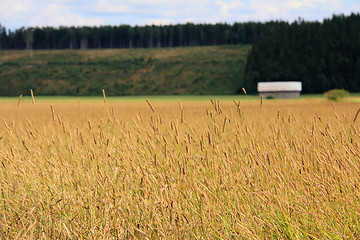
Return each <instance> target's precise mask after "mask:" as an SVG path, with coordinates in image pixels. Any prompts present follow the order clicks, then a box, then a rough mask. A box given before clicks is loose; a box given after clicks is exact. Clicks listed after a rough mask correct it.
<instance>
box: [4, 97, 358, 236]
mask: <svg viewBox="0 0 360 240" xmlns="http://www.w3.org/2000/svg"><path fill="white" fill-rule="evenodd" d="M146 98H148V97H146V96H142V97H135V98H131V97H126V98H114V99H111V98H108V99H107V100H108V101H107V102H106V103H104V101H103V99H102V98H101V97H98V98H82V97H81V98H80V101H78V98H76V97H75V98H73V97H72V98H69V97H68V98H62V97H56V98H49V97H48V98H46V97H44V98H41V97H36V98H35V105H34V104H32V101H31V99H30V98H23V99H21V101H20V103H19V104H18V100H17V98H1V100H2V102H1V104H0V119H1V121H0V122H1V123H0V125H1V128H0V188H1V190H0V208H1V211H0V238H1V239H109V238H118V239H357V238H358V237H359V234H358V233H359V232H360V220H359V219H360V218H359V216H360V202H359V199H360V190H359V174H360V167H359V166H360V155H359V151H358V150H359V143H360V127H359V126H360V116H358V117H356V113H357V112H358V110H359V106H360V105H359V104H358V103H354V102H348V101H342V102H333V103H332V102H330V101H328V100H326V99H325V98H303V99H300V100H263V102H262V104H261V103H260V100H259V99H256V97H252V98H249V97H248V96H246V97H241V98H239V97H236V96H231V97H230V96H227V97H224V98H222V97H221V96H219V99H220V100H219V99H214V98H211V100H210V99H208V98H209V97H208V96H206V98H207V99H200V98H198V97H184V98H183V99H182V100H181V101H180V102H178V101H177V98H176V96H171V97H154V98H150V97H149V98H148V99H149V100H150V101H149V102H146V101H145V99H146ZM131 99H132V100H131ZM180 99H181V97H180ZM233 99H234V101H233Z"/></svg>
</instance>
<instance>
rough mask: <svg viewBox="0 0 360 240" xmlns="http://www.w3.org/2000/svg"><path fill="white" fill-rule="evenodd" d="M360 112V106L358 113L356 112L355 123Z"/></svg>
mask: <svg viewBox="0 0 360 240" xmlns="http://www.w3.org/2000/svg"><path fill="white" fill-rule="evenodd" d="M359 113H360V108H359V110H358V111H357V112H356V114H355V117H354V121H353V123H355V122H356V119H357V118H358V116H359Z"/></svg>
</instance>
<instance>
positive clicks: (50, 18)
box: [0, 0, 360, 30]
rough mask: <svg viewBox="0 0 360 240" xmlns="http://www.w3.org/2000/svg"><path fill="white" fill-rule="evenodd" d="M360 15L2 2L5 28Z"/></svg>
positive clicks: (249, 4) (274, 7)
mask: <svg viewBox="0 0 360 240" xmlns="http://www.w3.org/2000/svg"><path fill="white" fill-rule="evenodd" d="M351 12H356V13H357V12H360V1H359V0H287V1H286V0H118V1H116V0H77V1H74V0H0V24H2V25H3V26H5V27H7V28H8V29H9V28H10V29H12V30H14V29H16V28H20V27H22V26H24V27H29V26H32V27H35V26H40V27H41V26H54V27H58V26H60V25H62V26H83V25H87V26H94V25H96V26H99V25H119V24H129V25H132V26H133V25H146V24H156V25H159V24H162V25H165V24H177V23H186V22H193V23H217V22H227V23H234V22H246V21H262V22H263V21H268V20H286V21H290V22H292V21H293V20H296V19H298V18H299V17H301V18H304V19H305V20H308V21H313V20H319V21H322V20H323V19H324V18H329V17H331V16H332V15H333V14H341V13H343V14H345V15H348V14H350V13H351Z"/></svg>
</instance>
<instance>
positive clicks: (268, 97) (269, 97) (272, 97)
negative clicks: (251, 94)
mask: <svg viewBox="0 0 360 240" xmlns="http://www.w3.org/2000/svg"><path fill="white" fill-rule="evenodd" d="M266 99H275V96H274V95H268V96H266Z"/></svg>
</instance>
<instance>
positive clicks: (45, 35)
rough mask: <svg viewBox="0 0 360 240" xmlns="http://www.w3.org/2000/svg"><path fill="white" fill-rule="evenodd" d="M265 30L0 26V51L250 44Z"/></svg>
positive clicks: (245, 26)
mask: <svg viewBox="0 0 360 240" xmlns="http://www.w3.org/2000/svg"><path fill="white" fill-rule="evenodd" d="M264 30H265V25H264V24H262V23H256V22H247V23H234V24H226V23H218V24H192V23H187V24H177V25H166V26H155V25H151V26H149V25H148V26H129V25H119V26H100V27H58V28H54V27H41V28H38V27H35V28H33V27H31V28H24V27H22V28H20V29H17V30H15V31H10V30H8V31H7V30H6V28H5V27H4V26H1V25H0V49H88V48H89V49H94V48H155V47H178V46H210V45H225V44H252V43H253V42H254V41H255V40H256V39H257V38H258V37H259V36H260V34H261V33H262V32H263V31H264Z"/></svg>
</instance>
